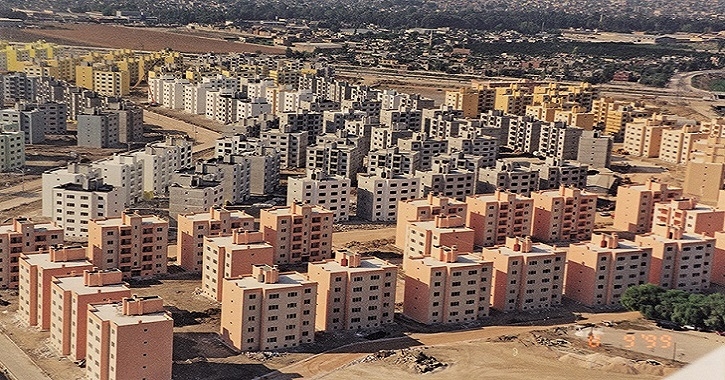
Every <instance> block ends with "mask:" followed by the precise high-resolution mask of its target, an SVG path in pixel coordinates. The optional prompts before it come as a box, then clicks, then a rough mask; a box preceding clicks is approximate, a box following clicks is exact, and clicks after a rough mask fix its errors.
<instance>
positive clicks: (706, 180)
mask: <svg viewBox="0 0 725 380" xmlns="http://www.w3.org/2000/svg"><path fill="white" fill-rule="evenodd" d="M714 126H715V127H716V128H715V134H714V135H711V136H710V137H708V138H707V139H706V140H700V141H697V142H695V144H694V148H693V151H692V152H690V161H689V162H688V163H687V169H686V170H685V181H684V182H683V192H684V193H685V194H689V195H692V196H696V197H697V199H698V200H699V201H700V202H705V203H713V204H714V203H716V202H717V201H718V197H719V196H720V190H722V189H723V188H724V187H725V138H723V137H718V136H721V135H722V133H720V132H719V129H722V127H719V128H717V124H716V125H714Z"/></svg>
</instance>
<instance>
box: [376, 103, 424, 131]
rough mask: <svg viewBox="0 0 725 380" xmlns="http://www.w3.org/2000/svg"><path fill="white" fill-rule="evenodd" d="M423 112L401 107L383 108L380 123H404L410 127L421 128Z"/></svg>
mask: <svg viewBox="0 0 725 380" xmlns="http://www.w3.org/2000/svg"><path fill="white" fill-rule="evenodd" d="M422 116H423V115H422V112H421V111H420V110H417V109H410V108H407V107H400V108H396V109H383V110H381V111H380V124H382V125H394V124H398V123H399V124H404V125H407V128H408V129H418V128H420V125H421V121H422Z"/></svg>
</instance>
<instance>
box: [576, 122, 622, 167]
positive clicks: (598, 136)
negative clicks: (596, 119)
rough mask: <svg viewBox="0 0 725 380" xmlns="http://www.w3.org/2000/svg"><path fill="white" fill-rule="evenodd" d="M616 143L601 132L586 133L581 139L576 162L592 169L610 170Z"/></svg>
mask: <svg viewBox="0 0 725 380" xmlns="http://www.w3.org/2000/svg"><path fill="white" fill-rule="evenodd" d="M613 147H614V141H613V139H612V137H610V136H603V135H602V133H601V132H599V131H584V132H582V136H581V137H580V138H579V148H578V151H577V155H576V160H577V161H578V162H581V163H582V164H584V165H588V166H589V167H592V168H608V167H609V164H610V163H611V161H612V149H613Z"/></svg>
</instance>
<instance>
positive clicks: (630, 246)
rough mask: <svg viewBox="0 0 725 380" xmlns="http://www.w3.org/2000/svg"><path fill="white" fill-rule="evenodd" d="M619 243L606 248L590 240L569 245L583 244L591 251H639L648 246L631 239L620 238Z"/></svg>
mask: <svg viewBox="0 0 725 380" xmlns="http://www.w3.org/2000/svg"><path fill="white" fill-rule="evenodd" d="M618 243H619V245H617V247H616V248H607V247H600V246H599V245H597V244H594V243H592V242H588V243H579V244H572V245H571V246H570V247H573V246H585V247H586V248H587V249H588V250H590V251H592V252H597V253H599V252H614V253H617V252H631V251H641V250H642V249H643V248H649V247H643V246H640V245H639V244H637V243H635V242H633V241H631V240H620V241H619V242H618Z"/></svg>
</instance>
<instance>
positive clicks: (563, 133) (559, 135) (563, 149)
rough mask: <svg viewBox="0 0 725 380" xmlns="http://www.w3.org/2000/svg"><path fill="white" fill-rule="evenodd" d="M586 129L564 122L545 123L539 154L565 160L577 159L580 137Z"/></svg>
mask: <svg viewBox="0 0 725 380" xmlns="http://www.w3.org/2000/svg"><path fill="white" fill-rule="evenodd" d="M583 131H584V129H582V128H578V127H567V126H566V125H565V124H563V123H556V122H553V123H543V124H542V125H541V136H540V138H539V148H538V150H537V152H538V155H540V156H544V157H554V158H558V159H563V160H575V159H576V156H577V149H578V148H579V138H581V135H582V132H583Z"/></svg>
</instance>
